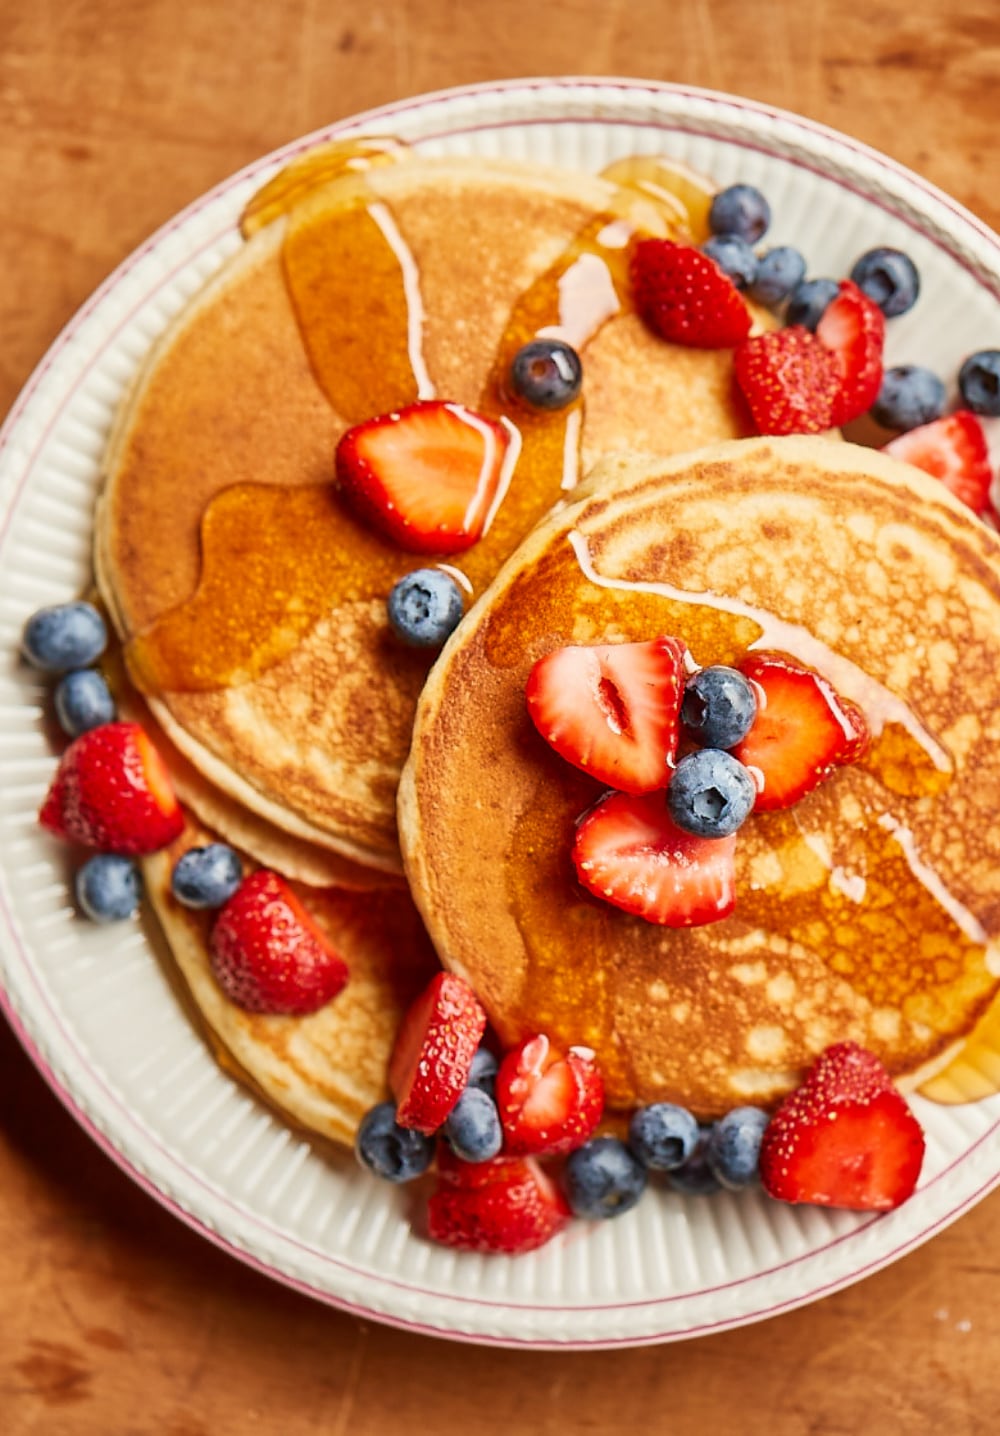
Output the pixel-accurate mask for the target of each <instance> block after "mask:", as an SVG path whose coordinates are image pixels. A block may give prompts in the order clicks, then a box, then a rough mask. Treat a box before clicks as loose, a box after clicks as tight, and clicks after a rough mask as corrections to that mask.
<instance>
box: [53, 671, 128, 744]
mask: <svg viewBox="0 0 1000 1436" xmlns="http://www.w3.org/2000/svg"><path fill="white" fill-rule="evenodd" d="M53 701H54V702H55V706H56V717H57V718H58V719H59V726H60V728H61V729H62V730H63V732H64V733H68V734H69V736H70V737H71V738H78V737H79V736H80V734H81V733H88V732H89V731H90V729H91V728H99V727H100V726H101V724H102V723H113V722H114V718H115V700H114V699H113V698H112V696H111V689H110V688H109V687H108V685H107V683H105V681H104V679H103V678H102V677H101V675H100V674H99V673H98V672H97V671H96V669H93V668H76V669H74V670H73V672H72V673H67V674H65V675H64V677H62V678H60V680H59V682H58V683H57V684H56V690H55V693H54V694H53Z"/></svg>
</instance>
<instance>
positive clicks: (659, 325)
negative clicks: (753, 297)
mask: <svg viewBox="0 0 1000 1436" xmlns="http://www.w3.org/2000/svg"><path fill="white" fill-rule="evenodd" d="M629 272H630V276H631V279H632V290H633V294H634V297H635V305H636V308H637V309H638V311H639V313H640V314H641V315H642V317H643V319H644V320H645V321H646V323H647V324H648V325H649V326H650V328H651V329H655V331H656V332H657V334H659V335H660V336H661V337H662V338H664V339H670V340H672V341H673V343H675V344H687V345H690V346H691V347H692V348H696V349H731V348H732V347H733V345H735V344H738V343H739V342H740V340H741V339H745V338H746V336H747V335H748V334H749V333H750V324H751V318H750V311H749V309H748V308H747V306H746V304H745V302H744V300H743V298H742V296H741V295H740V292H739V290H738V289H737V288H736V285H735V284H734V283H733V281H732V280H731V279H730V278H729V276H728V275H727V274H723V272H722V270H721V269H720V268H719V266H718V265H717V264H716V263H715V261H714V260H712V259H709V257H708V255H707V254H702V252H701V250H700V249H692V248H691V247H690V246H689V245H685V244H675V243H674V241H673V240H670V239H640V240H638V241H637V242H636V244H635V245H634V246H633V249H632V254H631V259H630V266H629Z"/></svg>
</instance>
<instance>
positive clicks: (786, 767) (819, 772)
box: [733, 653, 868, 812]
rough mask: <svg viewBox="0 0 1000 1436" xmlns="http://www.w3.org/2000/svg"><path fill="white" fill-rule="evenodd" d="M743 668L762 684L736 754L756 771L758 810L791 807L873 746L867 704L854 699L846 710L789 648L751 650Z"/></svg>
mask: <svg viewBox="0 0 1000 1436" xmlns="http://www.w3.org/2000/svg"><path fill="white" fill-rule="evenodd" d="M740 671H741V672H742V673H743V674H745V676H746V677H747V678H749V679H750V681H751V682H752V683H754V684H755V685H756V691H757V716H756V718H755V719H754V721H753V725H752V726H751V728H750V731H749V733H748V734H747V735H746V737H745V738H744V739H743V741H742V742H741V743H738V744H737V745H736V747H735V748H734V749H733V756H734V757H736V758H738V759H739V761H740V762H741V763H743V764H744V765H745V766H746V767H747V768H750V769H751V770H753V771H754V776H755V778H756V780H757V786H758V788H759V790H760V791H759V792H758V794H757V801H756V803H755V804H754V808H755V810H756V811H758V812H770V811H772V810H774V809H776V808H790V807H791V806H792V804H793V803H797V802H798V800H799V799H800V798H803V797H805V795H806V793H811V792H812V790H813V789H814V788H817V787H818V786H819V784H820V783H821V782H822V781H823V779H824V778H826V777H827V776H828V775H829V774H830V773H831V772H832V771H833V769H834V768H835V767H836V766H837V765H838V764H844V763H848V762H851V761H853V757H852V755H856V756H858V757H860V755H861V753H862V752H863V751H864V749H865V748H866V747H867V738H866V736H865V735H866V733H867V726H868V725H867V724H866V723H865V720H864V714H863V713H862V712H861V709H860V708H858V707H857V705H856V704H851V706H850V708H849V709H848V711H847V712H845V705H844V704H842V703H841V700H840V699H839V698H838V697H837V694H836V693H835V692H834V690H833V688H832V687H831V686H830V684H829V683H828V682H827V681H826V679H825V678H823V677H822V676H821V675H820V674H818V673H815V672H814V671H813V670H812V669H811V668H806V667H805V666H804V665H803V664H801V663H796V661H795V659H794V658H789V657H788V656H787V655H786V654H783V653H751V654H749V655H748V657H746V658H745V659H744V660H743V662H742V663H741V664H740Z"/></svg>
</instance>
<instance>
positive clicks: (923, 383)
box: [872, 364, 945, 429]
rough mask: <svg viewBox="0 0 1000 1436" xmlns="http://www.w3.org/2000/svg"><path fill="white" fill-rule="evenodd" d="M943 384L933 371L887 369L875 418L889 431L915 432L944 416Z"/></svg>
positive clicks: (917, 367)
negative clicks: (923, 425) (913, 430)
mask: <svg viewBox="0 0 1000 1436" xmlns="http://www.w3.org/2000/svg"><path fill="white" fill-rule="evenodd" d="M944 402H945V392H944V385H943V384H942V383H941V380H940V379H939V378H938V376H937V375H936V374H934V373H932V372H931V370H930V369H923V368H921V366H920V365H919V364H900V365H898V366H897V367H896V368H895V369H887V370H886V371H885V373H884V374H883V376H882V387H881V389H879V391H878V398H877V399H876V400H875V402H874V404H873V405H872V418H873V419H874V420H875V422H876V423H877V424H881V425H882V426H883V427H884V428H886V429H916V428H919V426H920V425H921V424H929V423H930V422H931V420H932V419H939V418H940V417H941V415H942V414H943V413H944Z"/></svg>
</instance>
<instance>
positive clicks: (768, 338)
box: [733, 324, 840, 434]
mask: <svg viewBox="0 0 1000 1436" xmlns="http://www.w3.org/2000/svg"><path fill="white" fill-rule="evenodd" d="M733 368H734V372H735V375H736V383H737V384H738V385H739V388H740V390H741V391H742V393H743V397H744V398H745V399H746V401H747V404H748V405H749V406H750V413H751V415H752V416H753V421H754V423H755V424H756V426H757V431H758V433H761V434H821V433H823V431H824V430H825V429H829V428H832V426H833V422H834V420H833V411H834V405H835V404H836V402H837V398H838V395H839V392H840V373H839V370H838V367H837V360H836V358H835V357H834V355H833V353H832V352H831V351H830V350H829V349H827V347H826V345H825V344H821V343H820V342H819V340H818V339H817V338H816V336H815V335H814V334H810V332H809V330H808V329H805V328H804V327H803V326H802V325H801V324H793V325H791V326H790V327H789V328H788V329H775V330H773V331H772V332H771V333H768V334H755V335H753V337H752V338H750V339H745V340H744V341H743V343H742V344H741V345H740V347H739V348H738V349H737V350H736V353H735V354H734V355H733Z"/></svg>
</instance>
